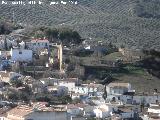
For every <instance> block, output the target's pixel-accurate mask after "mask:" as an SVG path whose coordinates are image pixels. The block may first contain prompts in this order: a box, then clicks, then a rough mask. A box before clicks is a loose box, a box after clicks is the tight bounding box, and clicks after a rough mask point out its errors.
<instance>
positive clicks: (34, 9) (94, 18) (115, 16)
mask: <svg viewBox="0 0 160 120" xmlns="http://www.w3.org/2000/svg"><path fill="white" fill-rule="evenodd" d="M44 1H45V0H44ZM64 1H65V0H64ZM77 3H78V4H77V5H75V4H69V3H67V4H66V5H64V4H58V5H50V4H49V2H46V3H44V4H41V5H39V4H35V5H4V4H3V5H2V4H0V16H3V17H5V18H9V19H13V18H14V21H16V22H17V23H23V24H24V25H28V24H30V25H34V26H42V25H43V26H44V25H46V26H55V27H63V26H68V27H71V28H73V29H76V30H77V31H79V32H80V34H81V35H82V36H83V37H84V38H88V37H92V38H93V39H96V40H106V41H109V42H113V43H117V44H118V45H121V44H125V45H126V46H128V47H133V48H135V47H136V48H142V47H143V48H156V49H159V48H160V40H159V39H160V20H159V12H158V11H160V2H159V0H77Z"/></svg>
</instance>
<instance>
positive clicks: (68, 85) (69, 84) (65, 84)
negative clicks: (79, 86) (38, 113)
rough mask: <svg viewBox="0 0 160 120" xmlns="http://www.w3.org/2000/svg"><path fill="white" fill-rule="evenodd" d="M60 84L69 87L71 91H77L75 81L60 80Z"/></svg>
mask: <svg viewBox="0 0 160 120" xmlns="http://www.w3.org/2000/svg"><path fill="white" fill-rule="evenodd" d="M59 86H65V87H67V88H68V91H69V92H70V91H75V82H66V81H59Z"/></svg>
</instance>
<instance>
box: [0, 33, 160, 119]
mask: <svg viewBox="0 0 160 120" xmlns="http://www.w3.org/2000/svg"><path fill="white" fill-rule="evenodd" d="M0 49H1V51H0V70H1V71H0V120H160V91H159V88H158V87H157V88H156V87H155V86H152V85H149V86H150V87H153V89H150V90H149V91H148V90H146V91H145V90H141V89H140V88H139V89H136V87H135V84H134V87H133V84H132V82H124V81H122V82H121V81H116V80H114V78H113V75H112V74H113V71H117V70H119V69H120V68H121V67H122V66H123V64H131V63H134V62H135V61H136V62H137V61H140V60H142V59H143V58H144V54H143V53H142V52H140V51H139V50H136V51H133V50H130V49H126V48H124V47H122V46H121V47H119V48H116V46H114V45H112V44H111V43H103V42H102V41H98V42H97V43H91V42H90V41H87V40H84V41H83V42H82V43H81V44H80V45H78V46H75V45H74V44H71V45H70V46H65V45H64V44H63V43H62V42H50V41H49V40H48V38H45V37H44V38H30V39H28V40H27V41H23V40H22V36H21V35H19V34H14V35H1V36H0ZM108 51H109V53H110V54H109V55H111V54H112V55H113V54H118V57H115V58H113V57H112V56H109V55H108V56H107V58H106V59H102V57H103V54H104V53H105V52H108ZM73 54H76V55H77V56H80V54H81V55H82V56H83V57H81V58H82V59H80V57H76V56H75V55H73ZM86 54H87V55H90V54H92V55H93V56H94V57H95V58H96V59H92V58H91V59H87V60H86V59H85V57H84V55H86ZM89 57H91V56H89ZM102 69H103V70H104V69H105V70H106V71H107V73H104V74H103V73H102V72H101V70H102ZM95 71H96V72H98V71H100V73H99V75H98V77H99V76H102V78H101V79H103V80H101V82H98V78H97V77H95V76H96V75H95ZM136 72H137V71H136ZM97 74H98V73H97ZM127 74H129V73H127ZM141 74H142V73H141ZM148 74H149V73H148ZM94 75H95V76H94ZM157 86H159V84H158V85H157Z"/></svg>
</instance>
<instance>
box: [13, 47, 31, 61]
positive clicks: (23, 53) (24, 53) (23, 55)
mask: <svg viewBox="0 0 160 120" xmlns="http://www.w3.org/2000/svg"><path fill="white" fill-rule="evenodd" d="M32 55H33V52H32V50H26V49H11V60H12V61H16V62H17V61H20V62H31V61H32Z"/></svg>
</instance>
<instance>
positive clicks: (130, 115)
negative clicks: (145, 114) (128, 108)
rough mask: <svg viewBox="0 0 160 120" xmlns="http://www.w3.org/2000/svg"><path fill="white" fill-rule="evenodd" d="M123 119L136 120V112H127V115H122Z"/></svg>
mask: <svg viewBox="0 0 160 120" xmlns="http://www.w3.org/2000/svg"><path fill="white" fill-rule="evenodd" d="M121 115H122V118H123V119H126V118H134V112H126V113H121Z"/></svg>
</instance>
